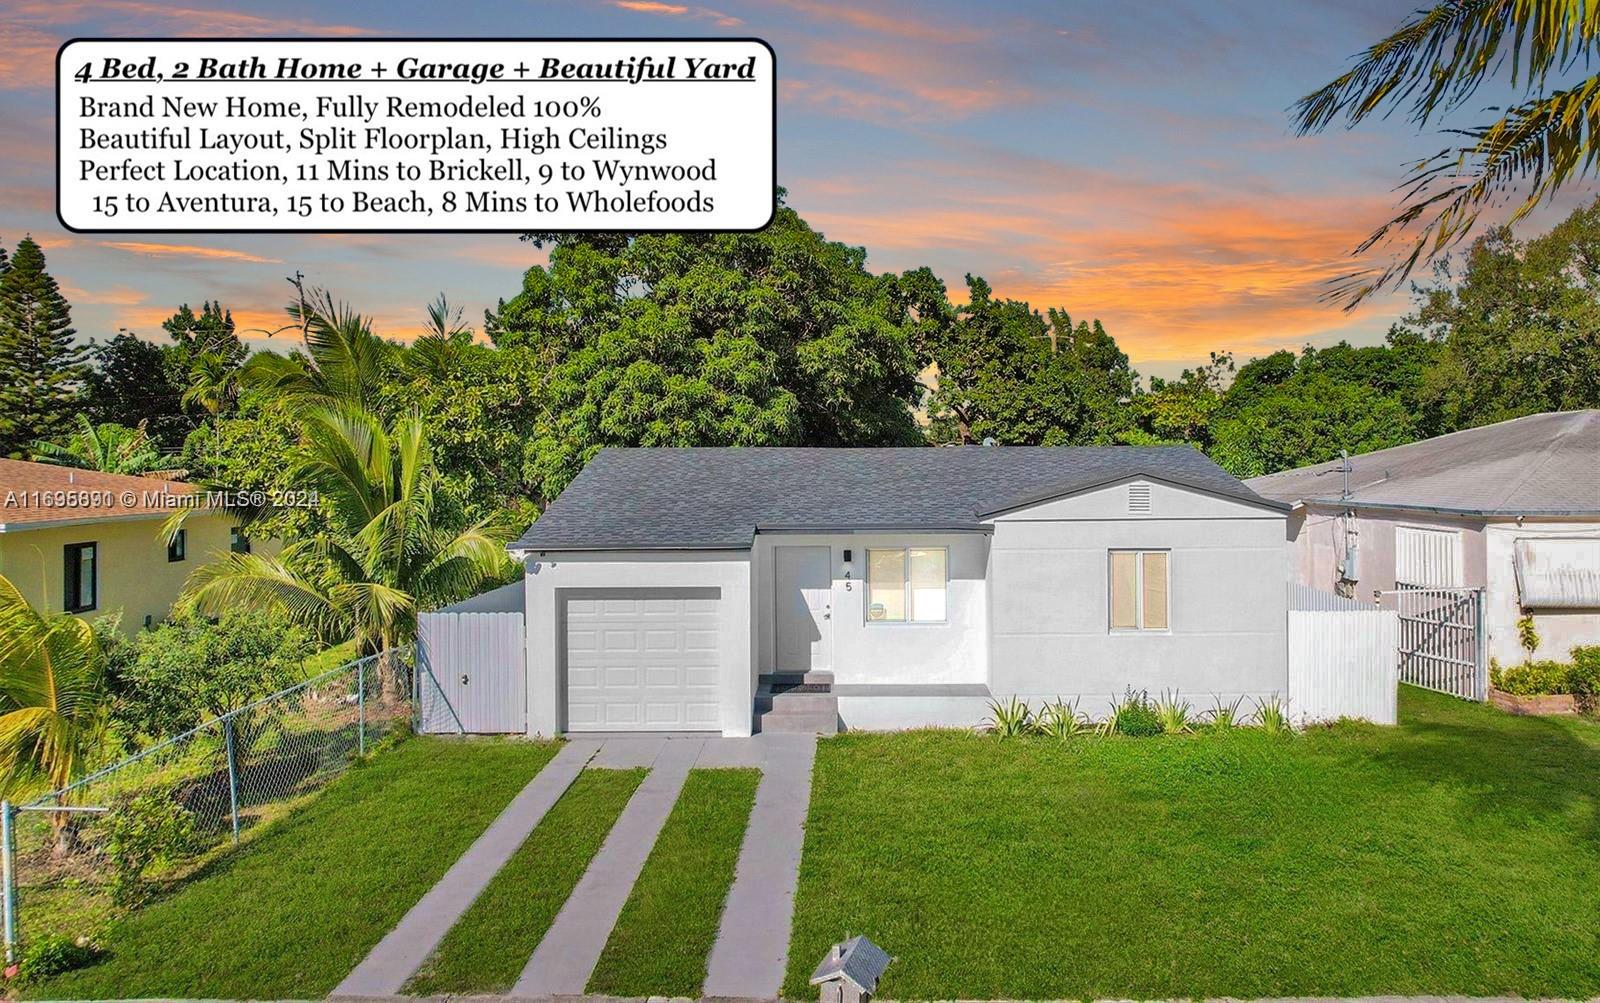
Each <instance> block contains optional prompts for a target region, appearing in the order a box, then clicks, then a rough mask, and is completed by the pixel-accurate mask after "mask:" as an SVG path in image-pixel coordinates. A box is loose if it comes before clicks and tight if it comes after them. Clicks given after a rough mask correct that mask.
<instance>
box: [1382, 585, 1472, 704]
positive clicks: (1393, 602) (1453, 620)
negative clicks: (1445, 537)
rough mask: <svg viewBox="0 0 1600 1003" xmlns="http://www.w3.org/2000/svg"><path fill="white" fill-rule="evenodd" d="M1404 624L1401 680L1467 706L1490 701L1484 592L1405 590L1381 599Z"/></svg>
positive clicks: (1401, 636) (1443, 589) (1414, 587)
mask: <svg viewBox="0 0 1600 1003" xmlns="http://www.w3.org/2000/svg"><path fill="white" fill-rule="evenodd" d="M1380 596H1381V601H1382V602H1383V603H1384V605H1385V606H1387V607H1389V608H1392V609H1393V610H1394V611H1395V612H1396V613H1397V614H1398V615H1399V618H1400V644H1399V647H1400V679H1401V681H1402V682H1407V683H1410V684H1411V685H1413V686H1421V687H1424V688H1426V689H1430V690H1437V691H1439V692H1440V693H1448V694H1450V695H1451V696H1457V697H1460V698H1461V699H1463V700H1478V701H1482V700H1487V699H1489V658H1488V647H1487V643H1486V642H1487V635H1486V633H1485V632H1484V629H1483V605H1484V603H1483V589H1479V588H1432V587H1421V586H1411V585H1401V586H1400V587H1399V588H1397V589H1394V590H1393V591H1388V592H1383V593H1380Z"/></svg>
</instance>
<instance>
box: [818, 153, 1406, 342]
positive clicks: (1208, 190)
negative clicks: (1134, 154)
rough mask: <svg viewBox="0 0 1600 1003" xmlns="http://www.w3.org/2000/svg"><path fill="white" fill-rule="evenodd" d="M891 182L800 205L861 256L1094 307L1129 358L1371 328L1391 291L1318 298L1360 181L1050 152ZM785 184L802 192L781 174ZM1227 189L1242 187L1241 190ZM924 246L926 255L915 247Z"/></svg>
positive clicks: (1369, 203)
mask: <svg viewBox="0 0 1600 1003" xmlns="http://www.w3.org/2000/svg"><path fill="white" fill-rule="evenodd" d="M901 169H902V170H903V173H902V174H901V175H900V176H899V177H898V178H897V181H896V185H897V187H896V188H895V197H894V198H893V199H885V198H884V197H883V193H882V191H879V192H877V193H875V194H873V193H869V194H864V195H860V196H857V195H855V194H853V193H851V192H850V191H849V188H848V186H846V187H844V188H842V189H841V190H840V191H839V192H838V193H835V194H833V195H831V196H825V197H824V200H825V201H827V202H828V203H830V205H829V207H828V208H826V209H821V210H819V209H810V210H807V211H806V213H805V215H806V217H807V218H808V219H810V220H811V221H812V222H814V223H815V224H817V225H818V226H819V227H821V228H823V229H825V231H826V232H827V234H828V236H829V237H830V238H831V239H835V240H843V241H845V242H847V243H850V244H864V245H866V246H867V247H868V248H869V249H871V252H872V254H873V261H872V265H873V267H875V268H892V269H896V270H900V269H904V268H908V267H914V266H917V265H921V264H933V265H935V267H936V269H937V268H938V266H939V264H940V261H939V258H940V257H941V256H944V257H947V258H948V259H951V260H953V261H954V262H956V268H955V269H951V270H952V271H955V274H953V275H946V276H945V277H946V279H947V281H949V282H950V284H951V285H952V287H953V288H952V290H951V292H952V296H953V297H958V298H961V299H964V298H965V289H964V288H961V282H960V278H961V276H960V271H959V269H963V268H965V267H967V265H966V262H969V261H970V262H976V261H984V262H989V263H990V264H988V265H986V266H984V267H982V268H981V269H978V270H979V271H980V272H981V274H982V275H983V276H984V277H985V278H986V279H988V280H989V281H990V283H991V284H992V285H993V286H994V288H995V291H996V293H997V294H998V295H1000V296H1005V297H1011V298H1015V299H1023V300H1027V301H1028V302H1030V303H1032V304H1033V305H1034V306H1035V307H1037V308H1039V309H1041V310H1042V309H1044V308H1046V307H1051V306H1057V307H1063V308H1065V309H1067V310H1069V311H1070V312H1071V313H1072V314H1073V316H1074V317H1077V318H1080V319H1087V318H1089V317H1098V318H1100V319H1101V320H1103V321H1104V322H1105V323H1106V325H1107V330H1109V331H1110V332H1111V334H1112V335H1113V336H1115V337H1116V338H1117V340H1118V342H1119V343H1121V345H1122V347H1123V348H1124V350H1125V351H1128V352H1129V354H1130V355H1132V356H1133V357H1134V359H1135V361H1136V362H1171V361H1183V360H1193V359H1196V358H1204V356H1205V354H1206V352H1208V351H1211V350H1223V349H1227V350H1233V351H1235V352H1239V353H1241V354H1245V355H1249V354H1256V353H1259V352H1264V351H1272V350H1275V349H1277V348H1280V347H1290V348H1298V347H1299V346H1300V345H1302V344H1304V343H1305V342H1306V341H1307V340H1320V341H1325V340H1329V339H1331V338H1333V337H1337V336H1339V335H1341V334H1360V333H1371V332H1374V331H1379V330H1382V329H1383V328H1384V327H1386V326H1387V323H1388V321H1389V320H1391V319H1392V318H1393V317H1394V316H1396V315H1397V314H1398V313H1399V312H1401V310H1402V309H1403V307H1404V305H1405V297H1404V296H1403V295H1401V294H1393V295H1390V296H1388V297H1386V298H1382V299H1378V300H1374V301H1372V302H1370V303H1368V304H1366V305H1365V306H1364V307H1363V308H1362V309H1361V310H1360V311H1357V312H1355V313H1352V314H1346V313H1343V312H1341V311H1340V310H1339V309H1338V308H1337V307H1336V306H1334V305H1332V304H1329V303H1327V302H1324V301H1322V296H1323V294H1324V293H1325V292H1326V291H1327V290H1328V283H1329V281H1330V280H1331V279H1334V278H1336V277H1337V276H1339V275H1341V274H1344V273H1345V272H1347V271H1349V270H1350V268H1351V261H1350V259H1349V257H1348V255H1349V252H1350V249H1351V248H1352V247H1354V246H1355V245H1356V244H1357V243H1359V242H1360V240H1361V238H1362V237H1363V236H1365V232H1366V229H1365V228H1366V226H1367V223H1368V221H1370V220H1371V219H1373V218H1375V216H1377V215H1380V214H1381V212H1382V209H1383V208H1384V207H1385V206H1386V203H1385V202H1384V201H1383V200H1382V199H1380V198H1375V197H1371V196H1357V195H1349V196H1343V195H1338V194H1329V195H1327V196H1324V197H1320V198H1316V199H1308V198H1306V197H1305V196H1303V195H1300V194H1291V193H1270V192H1262V191H1259V190H1256V191H1251V190H1250V187H1249V186H1248V185H1242V186H1241V190H1240V191H1236V190H1234V189H1231V188H1229V189H1221V188H1212V187H1206V186H1203V185H1199V184H1173V183H1158V182H1148V181H1141V180H1138V179H1135V178H1132V177H1127V176H1118V175H1111V174H1101V173H1096V172H1087V171H1083V170H1079V169H1070V168H1064V167H1061V166H1060V165H1051V164H1046V163H1033V164H1029V163H1026V162H1021V163H1013V164H1008V165H999V166H997V165H987V166H975V167H951V166H949V165H947V166H946V167H944V168H930V165H928V164H925V163H919V164H915V165H911V164H907V165H901ZM794 188H795V190H796V199H797V200H798V199H802V198H805V197H807V196H808V195H809V194H810V193H809V191H808V190H807V186H806V185H805V184H804V183H799V184H796V185H795V186H794ZM1241 191H1243V192H1246V193H1247V194H1242V193H1241ZM930 249H937V250H936V251H934V252H933V260H930Z"/></svg>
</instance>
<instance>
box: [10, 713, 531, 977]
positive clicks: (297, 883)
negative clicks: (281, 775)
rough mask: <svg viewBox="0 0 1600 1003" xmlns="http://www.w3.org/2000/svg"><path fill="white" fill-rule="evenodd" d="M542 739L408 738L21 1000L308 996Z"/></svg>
mask: <svg viewBox="0 0 1600 1003" xmlns="http://www.w3.org/2000/svg"><path fill="white" fill-rule="evenodd" d="M557 748H559V746H558V745H556V744H554V743H548V742H538V743H536V742H527V741H506V740H498V739H495V740H490V739H472V740H455V739H451V740H444V739H433V738H413V739H409V740H407V741H405V742H402V743H401V744H400V745H398V746H397V747H395V748H394V749H391V750H387V751H384V752H380V753H379V754H378V755H377V756H376V757H374V758H373V760H372V761H371V762H370V763H366V764H363V765H360V766H357V767H355V768H354V769H352V770H351V771H350V773H349V774H348V775H346V776H343V777H340V778H339V779H338V780H335V781H334V782H333V783H331V784H329V785H328V787H327V789H325V790H324V791H323V792H322V793H321V794H319V795H318V796H317V797H316V798H315V799H314V800H313V801H312V802H311V803H310V804H307V805H306V806H304V807H303V808H300V809H298V810H296V811H294V812H293V813H291V814H290V815H288V816H286V817H285V818H283V819H281V820H279V821H277V822H274V823H272V824H271V827H270V828H269V829H267V830H266V831H264V832H261V833H260V834H259V835H257V836H256V837H255V838H253V839H251V840H250V841H249V842H248V843H246V844H245V845H243V846H241V847H239V849H238V850H236V851H233V852H231V853H226V854H223V855H222V856H221V857H219V858H218V859H217V860H216V861H215V862H214V863H212V864H210V865H208V866H206V867H204V868H203V869H202V870H201V871H200V872H199V873H198V874H196V875H195V876H194V877H193V878H192V879H190V880H189V881H187V882H186V883H185V884H184V885H183V886H182V887H181V888H179V889H177V890H176V891H174V892H172V893H171V894H170V895H168V896H166V897H164V898H162V899H159V900H157V901H155V902H153V903H151V904H149V905H147V906H145V907H144V908H142V909H140V910H138V911H137V912H134V913H132V914H131V915H129V916H127V917H126V918H124V919H122V920H120V921H118V922H116V923H114V924H113V925H112V926H111V928H110V929H109V931H108V932H107V934H106V937H105V940H104V943H103V946H104V947H105V948H106V950H107V952H108V956H107V957H106V958H105V959H104V960H103V961H100V962H99V963H97V964H94V965H91V966H90V967H88V968H84V969H81V970H79V971H76V972H69V973H67V974H65V975H62V976H59V977H58V978H55V979H52V980H50V981H48V982H46V983H44V984H43V985H39V986H35V987H32V988H30V989H29V990H28V991H27V992H26V994H25V995H26V996H27V997H28V998H33V999H128V998H151V997H164V998H175V999H319V998H321V997H323V996H325V995H327V993H329V992H330V991H331V990H332V989H333V988H334V987H335V986H336V985H338V984H339V981H340V980H341V979H343V978H344V977H345V975H347V974H348V973H349V972H350V970H351V969H352V968H354V967H355V966H356V964H357V963H358V962H360V961H361V959H362V958H364V957H365V956H366V955H367V953H368V952H369V951H371V950H372V947H373V945H375V944H377V942H378V941H379V940H380V939H382V937H383V935H384V934H386V933H388V932H389V931H390V930H391V929H393V928H394V925H395V924H396V923H398V922H399V921H400V918H401V917H402V916H404V915H405V914H406V912H407V911H408V910H409V909H410V908H411V907H412V906H413V905H415V904H416V902H417V900H418V899H420V898H421V897H422V896H423V894H424V893H425V892H427V890H428V889H429V888H432V887H433V885H434V884H435V883H436V882H437V881H438V880H439V878H440V877H441V876H442V875H443V874H444V872H445V871H446V870H448V869H449V867H450V865H451V864H453V863H455V861H456V858H458V857H460V856H461V854H462V853H463V852H464V851H465V850H466V848H467V847H468V846H469V845H471V843H472V841H473V840H475V839H477V838H478V836H479V834H481V833H482V832H483V830H484V829H485V828H487V827H488V825H489V823H490V822H492V821H494V819H495V816H497V815H499V814H500V812H501V810H502V809H503V808H505V806H506V805H507V804H508V803H509V802H510V801H511V799H512V798H513V797H515V796H516V794H517V792H518V791H520V790H522V788H523V787H524V786H525V785H526V784H527V783H528V781H529V780H531V779H532V778H533V775H534V774H536V773H537V772H539V770H540V768H542V767H543V766H544V764H545V763H547V762H549V760H550V758H551V757H552V756H554V755H555V753H556V750H557Z"/></svg>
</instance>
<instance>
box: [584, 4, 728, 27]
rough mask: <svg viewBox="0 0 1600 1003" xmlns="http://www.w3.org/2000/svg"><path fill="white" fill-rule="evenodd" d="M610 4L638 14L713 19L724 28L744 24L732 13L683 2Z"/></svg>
mask: <svg viewBox="0 0 1600 1003" xmlns="http://www.w3.org/2000/svg"><path fill="white" fill-rule="evenodd" d="M611 6H613V7H620V8H622V9H623V10H631V11H636V12H638V13H640V14H664V15H667V16H669V17H683V16H689V17H697V18H703V19H706V20H711V21H715V22H716V23H717V24H719V25H722V26H723V27H724V28H732V27H734V26H735V25H740V24H744V22H743V21H741V20H740V19H739V18H736V17H734V16H733V15H732V14H724V13H723V12H722V11H720V10H712V9H711V8H709V7H689V6H686V5H684V4H675V3H659V2H657V0H611Z"/></svg>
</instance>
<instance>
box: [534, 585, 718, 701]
mask: <svg viewBox="0 0 1600 1003" xmlns="http://www.w3.org/2000/svg"><path fill="white" fill-rule="evenodd" d="M708 591H709V590H705V589H696V590H686V589H677V590H674V589H621V590H614V591H611V592H609V593H608V594H607V595H606V596H604V597H600V598H578V597H574V598H570V599H568V600H567V606H566V678H567V730H568V731H715V730H718V729H720V728H721V724H722V722H721V713H720V710H719V707H718V699H717V688H718V679H719V676H720V673H719V671H718V659H719V657H720V656H719V652H720V644H719V638H718V632H717V617H718V614H719V602H718V600H717V599H716V598H714V597H711V596H709V595H707V594H706V593H707V592H708Z"/></svg>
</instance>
